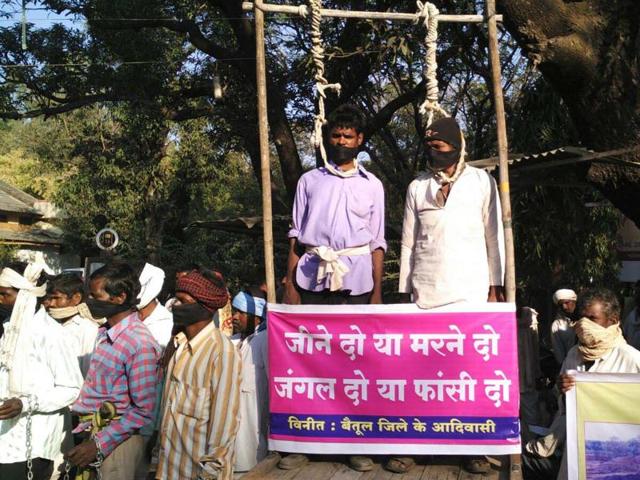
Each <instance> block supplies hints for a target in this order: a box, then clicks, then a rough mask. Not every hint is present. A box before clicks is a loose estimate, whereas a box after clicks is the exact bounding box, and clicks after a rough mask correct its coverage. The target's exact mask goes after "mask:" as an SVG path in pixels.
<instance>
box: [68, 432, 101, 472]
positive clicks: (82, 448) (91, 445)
mask: <svg viewBox="0 0 640 480" xmlns="http://www.w3.org/2000/svg"><path fill="white" fill-rule="evenodd" d="M97 456H98V446H97V445H96V442H95V441H94V440H93V438H88V439H87V440H85V441H84V442H82V443H81V444H80V445H77V446H75V447H73V448H72V449H71V450H69V453H67V455H66V456H65V458H66V459H67V460H69V461H70V462H71V463H73V464H74V465H75V466H77V467H80V468H84V467H86V466H87V465H89V464H90V463H92V462H95V460H96V457H97Z"/></svg>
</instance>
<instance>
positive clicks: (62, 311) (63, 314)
mask: <svg viewBox="0 0 640 480" xmlns="http://www.w3.org/2000/svg"><path fill="white" fill-rule="evenodd" d="M47 313H48V314H49V316H50V317H51V318H53V319H54V320H66V319H67V318H71V317H73V316H74V315H75V314H77V313H78V307H62V308H47Z"/></svg>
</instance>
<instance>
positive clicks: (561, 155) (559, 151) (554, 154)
mask: <svg viewBox="0 0 640 480" xmlns="http://www.w3.org/2000/svg"><path fill="white" fill-rule="evenodd" d="M592 153H594V151H593V150H587V149H586V148H581V147H570V146H567V147H560V148H555V149H553V150H549V151H547V152H541V153H532V154H529V155H522V154H518V153H516V154H510V155H509V165H511V166H513V167H514V168H517V167H519V166H520V165H525V164H526V165H533V164H541V163H549V164H552V163H555V162H556V161H559V160H569V159H579V158H582V157H584V156H586V155H589V154H592ZM468 163H469V165H471V166H473V167H478V168H486V169H487V170H493V169H494V168H495V167H496V166H497V165H498V157H489V158H483V159H481V160H472V161H470V162H468Z"/></svg>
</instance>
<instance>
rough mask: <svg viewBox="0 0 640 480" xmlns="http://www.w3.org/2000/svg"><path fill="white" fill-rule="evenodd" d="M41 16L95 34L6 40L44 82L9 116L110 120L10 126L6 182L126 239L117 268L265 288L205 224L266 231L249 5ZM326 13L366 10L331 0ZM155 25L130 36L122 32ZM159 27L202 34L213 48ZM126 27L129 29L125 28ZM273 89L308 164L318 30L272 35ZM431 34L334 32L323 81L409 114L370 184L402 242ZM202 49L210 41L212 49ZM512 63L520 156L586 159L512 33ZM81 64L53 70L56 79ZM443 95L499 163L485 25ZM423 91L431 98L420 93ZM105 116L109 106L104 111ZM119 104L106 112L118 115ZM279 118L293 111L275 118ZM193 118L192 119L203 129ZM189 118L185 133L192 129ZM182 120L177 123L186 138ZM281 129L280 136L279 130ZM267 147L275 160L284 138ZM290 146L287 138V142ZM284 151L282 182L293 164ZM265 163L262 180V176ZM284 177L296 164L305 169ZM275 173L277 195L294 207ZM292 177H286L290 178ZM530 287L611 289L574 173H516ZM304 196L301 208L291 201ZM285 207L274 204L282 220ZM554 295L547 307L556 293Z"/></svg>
mask: <svg viewBox="0 0 640 480" xmlns="http://www.w3.org/2000/svg"><path fill="white" fill-rule="evenodd" d="M40 4H41V5H42V6H43V7H44V8H49V9H51V10H55V11H58V12H70V13H71V14H73V15H77V16H78V18H85V19H87V20H88V24H87V26H86V28H84V27H83V28H80V27H79V25H74V24H73V23H64V25H65V26H62V25H60V24H58V25H53V26H46V27H45V28H40V27H41V25H33V26H30V27H29V49H28V50H27V51H23V50H22V49H21V47H20V45H19V26H18V25H9V26H7V27H6V28H0V63H2V64H12V63H20V64H25V65H36V66H37V68H18V69H0V74H2V76H3V78H4V80H5V81H3V83H2V84H0V112H3V111H5V112H6V111H12V112H19V113H21V112H25V111H30V110H35V109H38V108H44V109H46V108H48V107H55V106H59V105H64V104H65V102H67V101H72V102H73V101H78V102H79V103H80V104H82V101H83V99H88V100H87V101H88V102H90V103H94V102H98V105H99V106H97V107H92V108H88V109H84V110H78V111H76V112H74V113H71V114H65V115H61V116H58V117H55V118H51V119H49V120H47V121H40V120H33V121H30V122H28V123H19V124H18V123H11V124H9V125H5V126H4V127H3V128H4V131H2V132H0V136H1V138H2V139H4V142H0V149H1V150H0V178H3V179H11V180H13V182H14V183H15V184H16V185H17V186H20V187H21V188H24V189H26V190H27V191H29V192H30V193H33V194H35V195H38V196H43V197H46V198H50V199H52V200H54V201H55V202H57V203H58V204H59V205H61V206H63V207H64V208H65V210H66V211H67V212H68V217H67V219H66V220H65V227H66V231H67V234H68V241H69V242H70V243H71V245H73V247H74V248H75V249H77V250H79V251H83V252H87V251H91V249H92V245H93V235H94V234H95V230H96V228H97V227H96V225H95V223H94V218H95V217H96V216H97V215H98V214H103V215H105V216H106V217H107V218H108V220H109V223H110V225H111V226H113V227H115V228H116V229H117V230H118V231H119V232H120V233H121V236H122V238H123V243H122V246H121V247H119V250H120V253H121V254H123V255H126V256H128V257H131V258H136V259H142V258H152V259H156V261H159V262H160V263H161V264H162V265H164V266H167V267H168V269H169V270H171V269H172V268H173V267H174V266H175V265H178V264H182V263H184V262H188V261H195V262H201V263H204V264H206V265H209V266H218V267H219V268H220V269H221V270H223V272H225V273H226V275H227V276H228V277H229V278H230V279H231V281H232V283H234V284H239V283H242V282H244V281H247V279H248V277H259V276H260V274H259V273H254V272H257V271H259V270H260V266H261V264H262V259H261V258H262V244H261V242H260V241H257V240H256V238H254V237H248V236H247V237H244V236H240V235H237V234H230V233H225V232H211V231H207V230H205V229H190V230H188V231H186V232H185V231H184V228H185V227H186V226H187V225H189V224H190V223H191V222H193V221H197V220H207V219H212V218H221V217H235V216H239V215H246V216H252V215H257V214H258V215H259V214H260V203H261V198H260V191H259V188H258V185H257V183H256V176H257V175H258V174H259V171H258V169H257V165H258V163H257V162H256V158H257V140H256V139H257V136H256V122H257V120H256V113H255V100H254V99H255V88H254V77H253V75H254V72H255V70H254V56H255V52H254V50H253V37H252V36H251V34H249V35H246V32H252V29H251V25H250V21H249V19H248V18H247V17H245V18H244V19H243V18H241V17H242V14H241V13H239V12H238V4H239V2H237V1H235V0H213V1H210V2H205V3H194V2H187V1H182V0H115V1H113V0H73V1H70V0H44V1H42V2H40ZM324 5H325V7H327V8H354V4H353V2H347V1H346V0H332V1H326V2H324ZM439 7H440V8H441V10H442V11H443V13H463V12H469V11H480V10H481V9H482V8H483V2H481V1H479V0H465V1H456V2H452V1H443V2H442V4H441V5H439ZM360 8H367V9H372V10H381V9H390V10H395V11H413V10H414V8H415V5H414V2H409V1H406V0H403V1H388V0H387V1H385V0H379V1H376V2H369V1H367V2H360ZM127 18H129V19H131V18H136V19H140V18H146V19H149V22H148V24H145V25H147V26H141V25H140V24H139V23H138V24H135V21H134V25H131V24H129V26H127V27H125V26H123V24H122V22H120V23H119V21H118V20H114V19H127ZM154 19H165V20H167V21H168V20H170V19H177V20H179V21H181V22H191V21H193V22H194V25H195V26H196V27H197V29H198V31H199V32H200V33H201V34H202V37H203V38H202V39H200V41H199V42H198V41H196V40H194V39H198V38H199V37H198V35H193V34H192V33H193V32H192V33H190V34H186V32H185V30H184V29H182V30H181V29H180V28H183V27H184V25H183V24H181V25H182V26H181V27H180V28H173V27H172V26H171V25H169V23H171V22H165V23H163V22H158V23H155V22H154ZM125 23H126V22H125ZM267 32H268V35H267V55H268V72H269V81H270V83H271V84H272V85H273V86H274V90H275V91H276V93H277V95H282V96H283V97H284V98H285V101H284V102H283V105H281V106H278V105H277V102H272V101H271V100H273V97H274V96H275V95H274V94H273V93H272V94H271V97H270V99H269V101H270V103H269V107H270V108H271V109H272V115H273V116H275V117H276V118H277V117H278V114H280V115H281V116H283V117H285V120H286V122H285V123H286V125H285V126H286V127H287V128H290V130H291V131H292V132H293V135H294V136H295V137H296V140H297V146H298V150H299V152H300V154H301V156H302V157H303V158H305V164H306V165H310V164H311V163H313V157H314V155H313V152H312V151H311V149H310V147H309V143H308V135H309V132H310V130H311V124H312V122H313V118H314V115H315V113H316V112H315V108H314V98H315V93H314V90H313V87H314V81H313V71H312V68H311V66H312V63H311V61H310V54H309V51H310V50H309V36H308V22H307V21H302V20H301V19H293V18H290V17H282V16H273V17H271V16H270V17H269V21H268V22H267ZM424 33H425V32H424V29H423V28H422V27H420V26H415V25H413V24H412V23H411V22H397V23H390V22H377V21H342V20H335V19H332V20H327V21H325V22H323V37H324V40H325V42H326V47H327V57H328V58H327V62H326V66H327V71H326V77H327V79H328V80H329V81H330V82H334V81H339V82H341V83H342V86H343V94H342V96H341V98H340V99H337V98H336V97H333V96H329V98H328V107H329V109H331V108H332V107H334V106H335V105H336V104H337V103H338V102H342V101H349V102H352V103H355V104H357V105H359V106H360V107H362V109H363V110H364V111H365V112H366V113H367V114H368V115H369V116H370V118H371V119H376V118H377V115H378V114H379V113H380V112H381V111H383V110H384V109H385V107H386V106H388V105H389V104H392V103H393V102H394V101H397V100H398V99H399V98H405V97H406V98H408V100H406V101H404V102H403V103H402V107H401V108H396V109H394V110H393V112H392V113H391V114H390V116H389V118H387V119H386V120H385V121H384V122H382V125H381V126H379V127H378V128H376V129H375V130H374V132H373V134H372V135H370V138H368V145H367V146H368V148H369V150H370V151H371V152H372V157H373V161H372V162H371V164H370V165H368V167H370V168H371V170H372V171H374V172H375V173H376V174H377V175H378V176H379V177H380V178H381V180H382V181H383V182H384V183H385V187H386V188H385V191H386V199H387V202H386V203H387V223H388V224H389V225H390V226H392V227H395V230H396V231H399V229H400V228H399V227H400V224H401V222H402V213H403V209H402V206H403V202H404V194H405V191H406V186H407V185H408V183H409V182H410V181H411V180H412V179H413V178H414V176H415V174H416V172H417V171H419V170H421V169H424V166H425V165H424V150H423V145H422V142H421V140H420V137H421V132H422V131H423V130H424V127H425V125H424V124H423V119H422V118H421V117H420V115H419V114H418V112H417V107H418V105H419V103H420V102H421V100H422V95H423V93H422V92H421V91H419V89H418V88H417V86H418V85H419V84H420V82H421V80H422V68H423V56H424ZM202 40H204V42H203V41H202ZM500 43H501V58H502V59H503V61H502V71H503V83H504V91H505V103H506V109H507V113H508V125H509V128H510V131H509V138H510V142H511V143H510V147H511V151H513V152H519V153H535V152H539V151H543V150H547V149H552V148H557V147H559V146H563V145H568V144H573V145H575V144H576V140H577V136H576V135H575V129H574V128H573V126H572V124H571V121H570V120H569V117H568V115H567V113H566V110H565V108H564V107H563V105H562V102H561V101H560V99H559V97H558V95H556V94H554V92H552V91H551V90H550V89H549V88H548V86H547V85H546V84H545V82H544V81H543V80H542V79H541V77H540V76H539V75H537V74H536V73H535V72H534V71H533V69H532V67H531V65H529V64H528V62H527V60H526V58H524V57H523V55H522V52H521V51H520V50H519V49H518V48H517V46H516V45H515V42H514V41H513V39H512V38H510V37H509V36H508V35H506V34H504V33H502V37H501V42H500ZM63 63H68V64H74V65H67V66H66V67H55V66H51V67H45V66H43V65H44V64H63ZM438 63H439V71H438V79H439V82H440V91H441V103H442V104H443V105H444V106H445V107H446V109H447V110H448V111H449V112H450V113H451V114H452V115H455V116H456V117H457V118H458V120H459V121H460V122H461V123H462V124H463V125H464V127H465V131H466V140H467V150H468V152H469V153H470V157H471V158H483V157H488V156H492V155H495V154H496V148H495V137H496V135H495V128H496V127H495V119H494V113H493V104H492V101H491V92H490V91H489V88H488V85H489V82H490V78H489V70H488V68H487V63H488V58H487V37H486V31H485V29H484V27H483V26H481V25H464V26H462V25H457V24H456V25H453V24H441V25H440V40H439V50H438ZM214 74H217V75H219V76H220V77H221V78H222V81H223V84H224V87H225V96H224V97H223V98H222V99H214V98H213V96H212V90H211V78H212V77H213V75H214ZM416 91H419V94H413V95H408V94H411V93H412V92H416ZM407 95H408V97H407ZM101 102H102V103H101ZM107 102H110V103H107ZM278 108H280V110H279V111H278ZM193 118H197V119H195V120H194V119H193ZM185 119H189V120H188V121H185ZM175 121H180V123H176V122H175ZM274 130H275V129H274ZM274 130H272V131H271V134H272V135H273V137H272V140H275V141H276V143H277V142H280V141H281V138H282V136H283V135H285V133H286V132H285V133H283V130H286V129H285V128H284V127H283V126H282V125H280V130H278V131H274ZM278 135H279V137H278ZM277 145H278V148H277V151H276V152H274V153H275V154H276V155H277V156H278V157H279V158H280V160H281V163H280V165H279V166H283V165H285V163H284V161H283V159H285V157H287V156H288V157H289V160H290V159H291V156H296V155H297V154H298V152H293V153H292V152H291V151H287V150H286V149H283V148H282V144H281V143H277ZM250 159H253V163H250ZM294 160H295V161H291V162H290V163H289V165H295V163H296V161H297V157H296V158H295V159H294ZM279 166H274V169H273V176H274V181H275V184H276V188H275V192H276V193H279V192H283V191H284V188H283V181H282V175H281V173H282V172H281V171H280V170H279V168H278V167H279ZM282 171H283V172H285V173H286V172H287V171H286V170H285V168H284V167H283V168H282ZM512 173H513V175H512V198H513V212H514V225H515V233H516V255H517V275H518V284H519V286H521V287H522V288H523V289H524V290H525V291H529V292H535V291H539V290H545V291H546V290H548V289H550V288H553V287H554V286H555V285H556V284H559V283H568V284H571V285H573V286H576V287H579V286H581V285H585V284H587V283H589V282H590V281H593V282H594V283H607V284H613V282H614V281H615V280H614V273H615V268H616V260H615V253H614V249H613V248H612V242H613V238H614V236H615V229H616V226H617V214H616V212H615V211H614V210H613V209H612V208H611V207H608V206H607V205H604V206H601V207H598V208H593V209H591V208H586V207H585V206H584V205H585V203H592V202H597V203H601V202H602V199H601V197H600V196H599V195H598V194H596V193H595V192H593V191H592V190H591V189H590V188H589V187H588V186H587V185H585V184H584V183H583V181H581V180H579V179H580V178H583V177H584V175H582V176H581V175H579V174H578V173H580V172H579V171H578V170H577V168H576V167H560V168H556V169H552V170H547V171H543V172H540V173H529V172H524V171H523V173H522V174H521V175H519V174H518V171H517V168H514V169H513V171H512ZM289 193H291V192H289ZM287 198H288V197H287V194H286V193H282V194H280V195H276V202H277V201H280V202H281V203H285V202H286V199H287ZM276 248H277V251H276V255H277V261H276V265H277V266H281V267H284V258H285V257H286V240H285V238H284V236H283V235H282V236H280V237H277V239H276ZM398 251H399V247H398V243H397V241H396V242H390V251H389V252H388V254H387V271H388V272H389V274H388V276H387V283H386V285H385V291H386V292H388V293H391V292H393V291H394V290H395V287H396V285H397V283H396V282H397V274H396V272H397V255H398ZM545 294H546V293H545Z"/></svg>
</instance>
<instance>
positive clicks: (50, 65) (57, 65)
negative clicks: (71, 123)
mask: <svg viewBox="0 0 640 480" xmlns="http://www.w3.org/2000/svg"><path fill="white" fill-rule="evenodd" d="M255 59H256V57H232V58H224V59H216V60H215V61H216V62H232V61H241V60H255ZM178 63H180V62H165V61H162V60H139V61H129V62H114V63H89V62H82V63H43V64H33V63H32V64H23V63H6V64H0V68H16V69H17V68H65V67H119V66H121V65H149V64H162V65H176V64H178Z"/></svg>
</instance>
